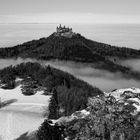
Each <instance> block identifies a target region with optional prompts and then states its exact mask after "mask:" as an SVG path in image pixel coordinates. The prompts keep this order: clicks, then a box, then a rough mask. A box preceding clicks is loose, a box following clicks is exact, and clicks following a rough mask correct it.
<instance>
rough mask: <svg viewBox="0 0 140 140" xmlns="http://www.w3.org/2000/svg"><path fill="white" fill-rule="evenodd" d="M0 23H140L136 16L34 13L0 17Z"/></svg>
mask: <svg viewBox="0 0 140 140" xmlns="http://www.w3.org/2000/svg"><path fill="white" fill-rule="evenodd" d="M0 21H1V23H83V24H85V23H140V18H139V17H138V16H130V15H129V16H127V15H112V14H94V13H89V12H87V13H78V12H76V13H72V12H71V13H70V12H69V13H63V12H57V13H53V12H52V13H39V14H38V13H36V14H16V15H0Z"/></svg>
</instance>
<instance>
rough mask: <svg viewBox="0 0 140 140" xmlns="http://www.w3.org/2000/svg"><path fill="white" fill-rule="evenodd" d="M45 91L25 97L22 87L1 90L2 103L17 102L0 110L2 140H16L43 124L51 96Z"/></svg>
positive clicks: (0, 135)
mask: <svg viewBox="0 0 140 140" xmlns="http://www.w3.org/2000/svg"><path fill="white" fill-rule="evenodd" d="M42 93H43V91H40V92H37V93H36V94H35V95H32V96H24V95H23V94H22V92H21V85H19V86H18V87H16V88H15V89H13V90H4V89H2V88H0V98H1V102H4V101H7V100H12V99H15V102H13V103H11V104H10V105H8V106H5V107H3V108H1V109H0V140H14V139H15V138H18V137H19V136H20V135H21V134H23V133H25V132H30V131H33V130H36V129H37V128H38V127H39V126H40V124H41V123H42V122H43V120H44V118H43V115H42V114H43V113H44V111H45V110H46V109H47V106H48V103H49V99H50V97H49V96H45V95H42Z"/></svg>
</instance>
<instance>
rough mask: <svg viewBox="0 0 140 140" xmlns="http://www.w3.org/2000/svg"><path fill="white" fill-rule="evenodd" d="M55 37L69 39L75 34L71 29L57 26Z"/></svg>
mask: <svg viewBox="0 0 140 140" xmlns="http://www.w3.org/2000/svg"><path fill="white" fill-rule="evenodd" d="M55 35H56V36H64V37H68V38H71V37H72V36H73V35H75V33H74V32H73V31H72V28H69V27H65V26H63V27H62V26H61V24H60V25H59V26H57V27H56V33H55Z"/></svg>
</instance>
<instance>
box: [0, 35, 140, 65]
mask: <svg viewBox="0 0 140 140" xmlns="http://www.w3.org/2000/svg"><path fill="white" fill-rule="evenodd" d="M139 55H140V51H138V50H135V49H130V48H124V47H123V48H120V47H115V46H111V45H107V44H104V43H99V42H95V41H92V40H89V39H86V38H85V37H83V36H81V35H80V34H76V35H75V36H72V37H71V38H67V37H61V36H55V35H54V34H52V35H50V36H49V37H47V38H41V39H39V40H32V41H29V42H26V43H23V44H21V45H17V46H14V47H9V48H0V58H11V57H23V58H27V57H29V58H36V59H44V60H49V59H60V60H72V61H80V62H95V61H105V60H106V59H107V57H119V58H136V57H140V56H139Z"/></svg>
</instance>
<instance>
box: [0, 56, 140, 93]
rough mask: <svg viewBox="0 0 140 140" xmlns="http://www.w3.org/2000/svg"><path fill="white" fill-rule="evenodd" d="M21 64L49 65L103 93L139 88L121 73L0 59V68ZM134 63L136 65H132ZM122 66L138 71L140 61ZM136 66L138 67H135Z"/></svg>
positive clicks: (78, 65)
mask: <svg viewBox="0 0 140 140" xmlns="http://www.w3.org/2000/svg"><path fill="white" fill-rule="evenodd" d="M22 62H39V63H40V64H42V65H44V66H45V65H51V66H53V67H55V68H58V69H60V70H63V71H66V72H69V73H71V74H72V75H74V76H76V77H77V78H80V79H82V80H84V81H86V82H88V83H89V84H91V85H93V86H96V87H98V88H100V89H101V90H103V91H106V92H108V91H111V90H113V89H117V88H127V87H138V88H140V81H138V80H134V79H125V78H124V77H123V76H122V74H121V73H119V72H118V73H111V72H109V71H106V70H99V69H95V68H93V67H91V66H90V65H89V64H82V63H74V62H66V61H58V60H54V61H41V60H39V61H37V60H34V59H21V58H19V59H17V60H14V59H0V68H1V69H2V68H3V67H6V66H9V65H16V64H20V63H22ZM134 62H136V63H134ZM122 63H124V65H126V64H129V65H130V66H133V67H132V68H133V69H135V70H140V69H139V67H140V65H138V64H140V61H128V62H127V61H125V62H122ZM136 65H138V66H136Z"/></svg>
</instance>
